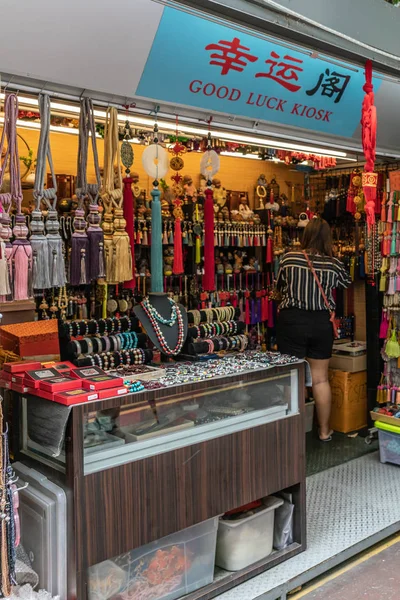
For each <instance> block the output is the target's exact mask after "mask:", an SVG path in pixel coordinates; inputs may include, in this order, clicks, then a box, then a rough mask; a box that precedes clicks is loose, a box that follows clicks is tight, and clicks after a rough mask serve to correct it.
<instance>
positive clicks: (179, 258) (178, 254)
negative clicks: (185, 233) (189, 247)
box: [172, 198, 184, 275]
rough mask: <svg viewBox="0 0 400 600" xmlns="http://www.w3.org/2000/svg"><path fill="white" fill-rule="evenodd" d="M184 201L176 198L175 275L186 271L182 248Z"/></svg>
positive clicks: (173, 267)
mask: <svg viewBox="0 0 400 600" xmlns="http://www.w3.org/2000/svg"><path fill="white" fill-rule="evenodd" d="M182 204H183V201H182V200H181V199H180V198H175V200H174V206H175V208H174V210H173V215H174V217H175V231H174V263H173V265H172V272H173V274H174V275H182V273H183V272H184V268H183V250H182V227H181V223H182V221H183V218H184V215H183V210H182Z"/></svg>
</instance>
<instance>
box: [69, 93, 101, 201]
mask: <svg viewBox="0 0 400 600" xmlns="http://www.w3.org/2000/svg"><path fill="white" fill-rule="evenodd" d="M89 134H90V137H91V139H92V152H93V163H94V170H95V175H96V183H93V184H88V182H87V164H88V148H89ZM100 185H101V179H100V168H99V157H98V153H97V144H96V125H95V121H94V114H93V103H92V101H91V99H90V98H82V99H81V108H80V118H79V147H78V166H77V178H76V189H75V193H76V195H77V196H78V199H79V208H83V201H84V199H85V198H86V197H88V198H89V201H90V203H91V204H94V203H96V204H97V202H98V196H99V192H100Z"/></svg>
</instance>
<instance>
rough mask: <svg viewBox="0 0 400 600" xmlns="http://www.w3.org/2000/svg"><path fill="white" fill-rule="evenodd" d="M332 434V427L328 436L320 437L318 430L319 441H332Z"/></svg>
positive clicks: (324, 442)
mask: <svg viewBox="0 0 400 600" xmlns="http://www.w3.org/2000/svg"><path fill="white" fill-rule="evenodd" d="M332 435H333V429H331V432H330V434H329V436H328V437H327V438H322V437H320V435H319V431H318V438H319V441H320V442H322V443H323V444H326V443H327V442H331V441H332Z"/></svg>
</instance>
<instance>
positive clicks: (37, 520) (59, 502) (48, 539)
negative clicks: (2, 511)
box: [13, 462, 67, 599]
mask: <svg viewBox="0 0 400 600" xmlns="http://www.w3.org/2000/svg"><path fill="white" fill-rule="evenodd" d="M13 468H14V471H15V473H16V474H17V475H18V476H19V478H20V479H19V481H18V486H20V485H23V483H24V482H26V483H29V487H27V488H26V489H24V490H21V492H20V498H19V515H20V519H21V544H22V546H23V547H24V548H25V550H26V551H27V553H28V556H29V558H30V560H31V562H32V568H33V569H34V570H35V571H36V572H37V574H38V575H39V587H40V588H43V589H46V590H47V591H48V592H50V593H51V595H52V596H56V595H57V596H60V598H61V599H64V598H66V597H67V497H66V495H65V492H64V490H63V489H62V488H61V487H59V486H58V485H56V484H55V483H53V482H52V481H50V480H49V479H48V478H47V477H45V475H43V474H42V473H40V472H39V471H36V470H35V469H30V468H29V467H27V466H26V465H24V464H22V463H18V462H16V463H14V464H13Z"/></svg>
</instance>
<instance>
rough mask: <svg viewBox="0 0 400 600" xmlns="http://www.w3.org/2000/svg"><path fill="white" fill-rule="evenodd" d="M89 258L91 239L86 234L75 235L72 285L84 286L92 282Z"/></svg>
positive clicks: (72, 249) (72, 245)
mask: <svg viewBox="0 0 400 600" xmlns="http://www.w3.org/2000/svg"><path fill="white" fill-rule="evenodd" d="M88 256H89V238H88V237H87V235H86V233H84V234H81V233H76V232H75V233H73V234H72V239H71V273H70V284H71V285H83V284H86V283H88V282H89V281H90V277H89V275H90V274H89V265H88V260H87V257H88Z"/></svg>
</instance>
